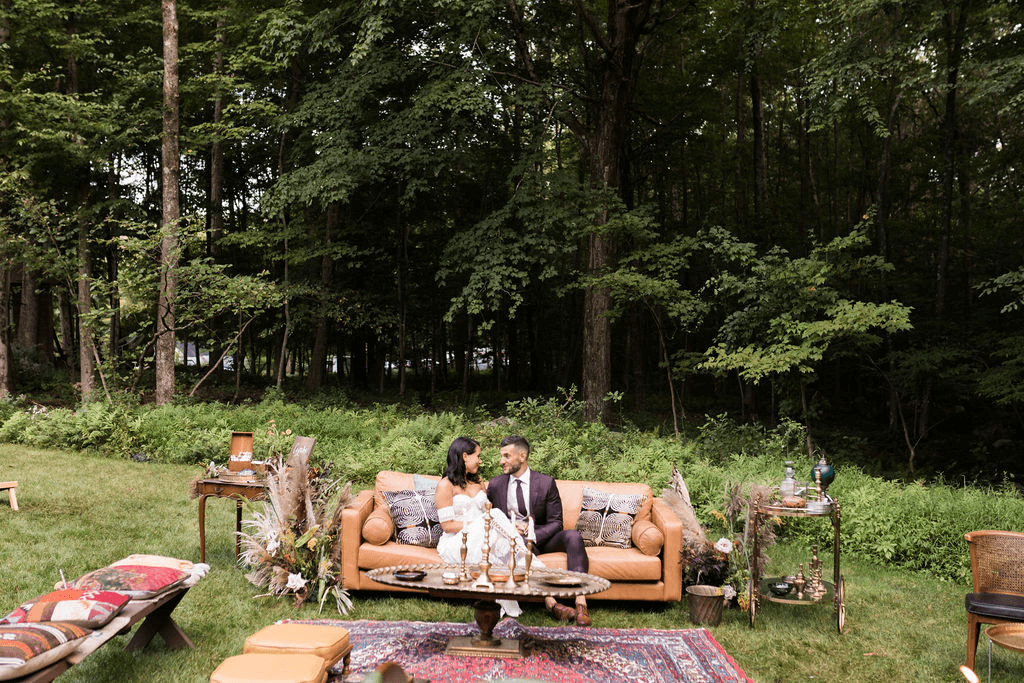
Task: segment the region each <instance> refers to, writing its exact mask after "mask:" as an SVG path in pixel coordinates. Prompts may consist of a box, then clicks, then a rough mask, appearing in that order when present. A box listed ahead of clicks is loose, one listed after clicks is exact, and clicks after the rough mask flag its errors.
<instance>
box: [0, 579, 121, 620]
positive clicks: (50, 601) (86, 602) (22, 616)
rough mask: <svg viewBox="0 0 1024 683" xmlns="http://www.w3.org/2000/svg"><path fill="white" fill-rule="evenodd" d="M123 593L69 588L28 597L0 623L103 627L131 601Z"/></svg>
mask: <svg viewBox="0 0 1024 683" xmlns="http://www.w3.org/2000/svg"><path fill="white" fill-rule="evenodd" d="M130 599H131V598H129V597H128V596H127V595H125V594H124V593H115V592H113V591H84V590H82V589H80V588H67V589H65V590H59V591H53V592H52V593H47V594H46V595H40V596H39V597H38V598H35V599H33V600H29V601H28V602H26V603H24V604H22V605H21V607H19V608H18V609H16V610H14V611H13V612H11V613H10V614H8V615H7V616H6V617H4V618H3V619H0V624H22V623H38V622H41V621H62V622H66V623H69V624H75V625H77V626H84V627H86V628H100V627H101V626H103V625H104V624H106V623H107V622H108V621H110V620H111V619H113V618H114V616H115V615H116V614H117V613H118V612H120V611H121V609H122V608H123V607H124V606H125V605H126V604H128V601H129V600H130Z"/></svg>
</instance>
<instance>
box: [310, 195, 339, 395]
mask: <svg viewBox="0 0 1024 683" xmlns="http://www.w3.org/2000/svg"><path fill="white" fill-rule="evenodd" d="M340 220H341V207H340V206H339V205H338V202H331V204H330V206H328V207H327V220H326V223H325V225H324V238H323V242H322V244H323V246H324V249H325V251H324V254H323V256H321V257H320V301H319V306H318V310H317V314H316V336H315V337H314V339H313V350H312V352H311V355H310V359H309V372H308V373H307V374H306V381H305V385H306V390H307V391H314V390H316V389H319V388H321V387H322V386H323V385H324V371H325V366H326V364H327V331H328V330H327V326H328V322H329V320H330V317H329V316H328V314H327V304H328V297H329V296H330V291H331V287H332V281H333V279H334V259H333V258H332V256H331V252H330V246H331V236H332V235H333V234H334V233H335V232H336V231H337V229H338V225H339V223H340Z"/></svg>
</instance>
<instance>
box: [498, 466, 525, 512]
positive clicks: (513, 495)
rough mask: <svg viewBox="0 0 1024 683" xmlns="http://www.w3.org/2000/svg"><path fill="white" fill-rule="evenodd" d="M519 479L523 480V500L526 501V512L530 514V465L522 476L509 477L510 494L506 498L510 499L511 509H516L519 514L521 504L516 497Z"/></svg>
mask: <svg viewBox="0 0 1024 683" xmlns="http://www.w3.org/2000/svg"><path fill="white" fill-rule="evenodd" d="M517 481H521V482H523V500H524V501H525V502H526V514H527V515H529V514H530V468H529V467H527V468H526V471H525V472H523V475H522V476H521V477H515V476H509V478H508V495H507V496H506V498H505V500H507V501H508V506H509V507H510V508H511V509H513V510H515V511H516V514H517V515H518V514H519V505H518V503H517V502H516V501H517V498H516V488H517V485H516V482H517ZM504 512H506V513H507V512H508V510H504Z"/></svg>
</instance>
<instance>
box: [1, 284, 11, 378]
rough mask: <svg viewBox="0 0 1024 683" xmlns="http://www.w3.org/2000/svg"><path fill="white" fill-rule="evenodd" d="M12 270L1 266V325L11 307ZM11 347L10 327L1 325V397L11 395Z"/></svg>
mask: <svg viewBox="0 0 1024 683" xmlns="http://www.w3.org/2000/svg"><path fill="white" fill-rule="evenodd" d="M10 294H11V269H10V267H9V266H8V265H6V264H0V315H2V316H3V318H2V319H0V323H5V322H6V317H7V311H8V310H10V305H11V296H10ZM11 389H12V386H11V345H10V334H9V332H8V326H7V325H5V324H0V397H3V396H6V395H7V394H9V393H11Z"/></svg>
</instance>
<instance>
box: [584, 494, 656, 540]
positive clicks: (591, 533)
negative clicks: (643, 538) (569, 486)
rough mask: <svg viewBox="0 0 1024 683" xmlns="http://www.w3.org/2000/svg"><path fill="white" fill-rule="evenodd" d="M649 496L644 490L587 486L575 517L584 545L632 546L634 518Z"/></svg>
mask: <svg viewBox="0 0 1024 683" xmlns="http://www.w3.org/2000/svg"><path fill="white" fill-rule="evenodd" d="M646 498H647V496H645V495H643V494H620V493H607V492H605V491H599V490H597V489H592V488H590V487H589V486H587V487H584V488H583V502H582V504H581V506H580V516H579V518H578V519H577V520H576V530H577V531H579V532H580V535H581V536H582V537H583V545H590V546H594V545H607V546H612V547H614V548H630V547H632V545H633V544H632V538H633V519H634V518H635V517H636V514H637V513H638V512H640V508H641V507H642V506H643V504H644V500H645V499H646Z"/></svg>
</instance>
